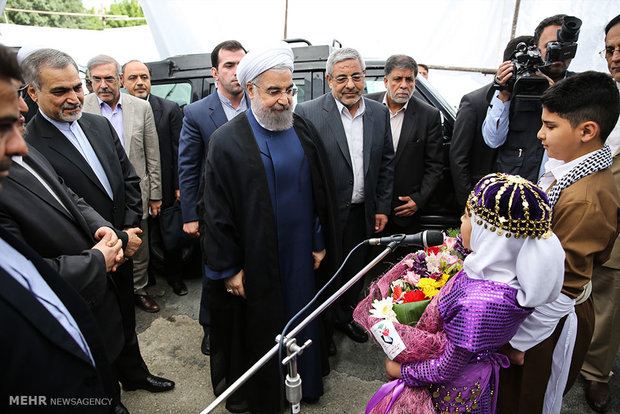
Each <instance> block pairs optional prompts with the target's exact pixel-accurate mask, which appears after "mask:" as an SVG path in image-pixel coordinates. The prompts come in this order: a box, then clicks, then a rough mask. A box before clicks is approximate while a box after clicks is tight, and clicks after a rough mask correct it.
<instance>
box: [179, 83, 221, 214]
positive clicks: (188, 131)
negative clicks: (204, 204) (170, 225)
mask: <svg viewBox="0 0 620 414" xmlns="http://www.w3.org/2000/svg"><path fill="white" fill-rule="evenodd" d="M183 114H184V117H183V127H182V128H181V137H180V138H179V190H180V191H181V210H182V212H183V222H185V223H187V222H190V221H198V212H197V211H196V204H197V202H198V189H199V187H200V180H201V178H202V171H203V168H204V160H205V157H206V154H207V145H208V144H209V138H210V137H211V134H213V132H214V131H215V130H216V129H218V128H219V127H221V126H222V125H224V124H225V123H226V122H228V119H227V118H226V114H225V113H224V108H222V103H221V102H220V99H219V96H218V94H217V92H213V93H212V94H211V95H209V96H207V97H205V98H202V99H201V100H199V101H196V102H194V103H191V104H189V105H187V106H186V107H185V109H184V110H183Z"/></svg>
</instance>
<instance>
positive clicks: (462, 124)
mask: <svg viewBox="0 0 620 414" xmlns="http://www.w3.org/2000/svg"><path fill="white" fill-rule="evenodd" d="M532 39H533V37H532V36H518V37H515V38H514V39H511V40H510V41H509V42H508V44H507V45H506V49H504V61H507V60H510V58H511V56H512V54H513V53H514V51H515V50H516V48H517V45H518V44H519V43H521V42H524V43H526V44H530V43H531V41H532ZM494 92H495V89H494V87H493V82H491V83H489V84H487V85H484V86H483V87H481V88H479V89H476V90H475V91H473V92H470V93H468V94H466V95H464V96H463V98H462V99H461V104H460V105H459V111H458V113H457V114H456V121H454V132H453V133H452V140H451V141H450V171H451V172H452V182H453V183H454V194H455V196H456V201H457V203H458V204H459V206H461V208H465V203H466V202H467V197H469V193H470V191H471V190H472V189H473V188H474V186H475V185H476V184H477V183H478V181H479V180H480V179H481V178H482V177H484V176H485V175H487V174H488V173H490V172H494V171H497V168H496V158H497V149H495V148H491V147H489V146H488V145H487V144H486V143H485V142H484V138H483V137H482V122H483V121H484V118H485V117H486V115H487V109H488V108H489V102H490V101H491V98H492V97H493V93H494Z"/></svg>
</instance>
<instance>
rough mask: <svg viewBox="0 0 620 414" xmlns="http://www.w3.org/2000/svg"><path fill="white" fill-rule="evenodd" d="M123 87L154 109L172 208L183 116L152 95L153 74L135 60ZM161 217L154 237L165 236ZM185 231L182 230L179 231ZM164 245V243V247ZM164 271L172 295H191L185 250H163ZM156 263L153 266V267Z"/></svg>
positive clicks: (165, 203) (165, 202) (164, 186)
mask: <svg viewBox="0 0 620 414" xmlns="http://www.w3.org/2000/svg"><path fill="white" fill-rule="evenodd" d="M122 70H123V74H122V81H123V87H124V88H125V89H126V90H127V92H129V94H130V95H132V96H135V97H136V98H140V99H143V100H145V101H147V102H148V103H149V104H150V105H151V109H153V116H154V118H155V127H156V129H157V138H158V139H159V156H160V160H161V191H162V204H161V207H162V209H166V208H168V207H172V206H173V204H174V203H175V201H176V202H178V200H179V174H178V164H177V163H178V154H179V134H180V133H181V123H182V121H183V114H182V113H181V110H180V109H179V105H177V103H176V102H174V101H171V100H169V99H164V98H160V97H159V96H157V95H155V94H151V71H150V69H149V68H148V67H147V66H146V65H145V64H144V63H142V62H140V61H139V60H132V61H129V62H127V63H125V64H124V65H123V68H122ZM160 220H162V218H161V216H159V218H158V217H153V218H152V220H150V221H149V226H150V229H149V232H151V231H154V233H151V235H152V236H151V237H157V235H158V234H161V228H160V227H161V221H160ZM179 230H181V229H179ZM162 245H164V243H162ZM163 255H164V258H163V271H164V274H165V276H166V280H167V281H168V284H169V285H170V286H172V291H173V292H174V293H176V294H177V295H179V296H183V295H186V294H187V286H186V285H185V283H183V279H182V271H183V260H182V258H181V248H176V249H172V248H171V249H166V246H165V245H164V246H163ZM152 265H153V263H152V264H151V266H152Z"/></svg>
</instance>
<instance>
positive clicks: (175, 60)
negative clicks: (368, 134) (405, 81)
mask: <svg viewBox="0 0 620 414" xmlns="http://www.w3.org/2000/svg"><path fill="white" fill-rule="evenodd" d="M331 50H332V46H311V45H310V44H309V43H308V46H303V47H293V53H294V55H295V72H294V73H293V81H294V82H295V84H296V85H297V88H298V93H297V95H296V97H295V98H296V103H297V102H303V101H307V100H310V99H314V98H317V97H319V96H321V95H323V94H324V93H326V92H328V91H329V86H328V84H327V79H326V77H325V64H326V62H327V58H328V56H329V53H330V52H331ZM147 65H148V67H149V68H150V69H151V73H152V84H153V86H152V90H151V92H152V93H154V94H155V95H158V96H161V97H162V98H167V99H170V100H173V101H175V102H176V103H178V104H179V106H180V107H181V109H183V107H184V106H185V105H187V104H189V103H191V102H194V101H197V100H199V99H201V98H204V97H205V96H207V95H209V94H211V93H213V92H214V91H215V81H214V80H213V77H212V76H211V56H210V55H209V54H206V53H201V54H193V55H182V56H174V57H170V58H167V59H164V60H162V61H159V62H149V63H147ZM384 65H385V61H383V60H367V61H366V86H365V92H366V93H372V92H379V91H384V90H385V87H384V84H383V68H384ZM414 93H415V95H416V96H417V97H419V98H421V99H423V100H424V101H425V102H428V103H429V104H430V105H432V106H434V107H435V108H437V109H439V111H440V112H441V119H442V123H443V136H444V145H443V149H444V151H443V153H444V175H443V178H442V180H441V182H440V183H439V185H438V186H437V189H436V190H435V192H434V194H433V196H432V197H431V199H430V200H429V202H428V203H427V205H426V207H425V208H424V209H423V210H422V211H421V214H422V218H421V221H422V226H423V228H425V229H446V228H450V227H458V226H459V216H460V215H461V213H462V212H461V211H459V209H458V207H457V205H456V202H455V199H454V189H453V185H452V176H451V175H450V169H449V166H450V163H449V159H448V152H449V149H450V139H451V137H452V129H453V127H454V119H455V117H456V111H455V109H454V108H453V107H452V106H450V105H449V104H448V103H447V102H446V101H445V100H444V99H443V98H442V97H441V95H440V94H439V93H438V92H437V91H436V90H435V89H434V88H433V87H432V86H431V85H430V84H429V83H428V82H427V81H426V79H424V78H422V77H418V82H417V85H416V89H415V92H414Z"/></svg>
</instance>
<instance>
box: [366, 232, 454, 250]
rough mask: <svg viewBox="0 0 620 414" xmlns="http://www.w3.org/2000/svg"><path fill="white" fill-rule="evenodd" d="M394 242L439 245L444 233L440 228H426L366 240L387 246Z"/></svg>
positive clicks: (400, 244) (427, 245) (402, 244)
mask: <svg viewBox="0 0 620 414" xmlns="http://www.w3.org/2000/svg"><path fill="white" fill-rule="evenodd" d="M392 242H396V243H398V244H397V245H398V246H420V247H431V246H439V245H441V244H443V233H442V232H441V231H439V230H424V231H423V232H420V233H416V234H393V235H391V236H388V237H377V238H374V239H368V240H366V243H367V244H369V245H371V246H386V245H388V244H390V243H392Z"/></svg>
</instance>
